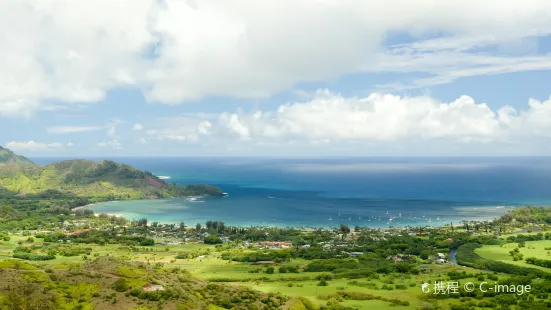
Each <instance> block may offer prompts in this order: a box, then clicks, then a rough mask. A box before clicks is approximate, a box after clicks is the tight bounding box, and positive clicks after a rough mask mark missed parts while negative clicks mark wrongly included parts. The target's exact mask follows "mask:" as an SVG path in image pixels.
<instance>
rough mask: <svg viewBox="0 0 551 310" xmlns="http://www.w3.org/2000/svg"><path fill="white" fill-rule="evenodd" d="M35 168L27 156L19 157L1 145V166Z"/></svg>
mask: <svg viewBox="0 0 551 310" xmlns="http://www.w3.org/2000/svg"><path fill="white" fill-rule="evenodd" d="M7 165H9V166H35V165H36V164H35V163H34V162H33V161H32V160H30V159H28V158H27V157H25V156H22V155H17V154H15V153H14V152H12V151H11V150H10V149H7V148H4V147H2V146H1V145H0V166H7Z"/></svg>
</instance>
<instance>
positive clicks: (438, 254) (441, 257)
mask: <svg viewBox="0 0 551 310" xmlns="http://www.w3.org/2000/svg"><path fill="white" fill-rule="evenodd" d="M436 255H437V256H438V258H439V259H445V258H446V255H444V254H442V253H437V254H436Z"/></svg>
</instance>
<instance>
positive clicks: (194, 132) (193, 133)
mask: <svg viewBox="0 0 551 310" xmlns="http://www.w3.org/2000/svg"><path fill="white" fill-rule="evenodd" d="M200 116H204V115H200ZM152 126H156V128H155V129H150V130H146V134H147V135H148V139H156V140H168V141H176V142H183V141H186V142H196V141H198V140H199V139H200V138H201V137H203V136H208V135H210V134H211V129H212V127H213V124H212V123H211V122H210V121H209V120H204V119H202V118H198V117H197V116H190V115H182V116H177V117H165V118H160V119H158V120H157V121H154V122H152Z"/></svg>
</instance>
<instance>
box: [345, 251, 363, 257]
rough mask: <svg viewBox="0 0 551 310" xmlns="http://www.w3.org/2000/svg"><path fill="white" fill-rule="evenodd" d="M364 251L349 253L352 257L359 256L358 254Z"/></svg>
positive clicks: (360, 254)
mask: <svg viewBox="0 0 551 310" xmlns="http://www.w3.org/2000/svg"><path fill="white" fill-rule="evenodd" d="M363 254H364V253H363V252H350V253H348V255H350V257H358V256H362V255H363Z"/></svg>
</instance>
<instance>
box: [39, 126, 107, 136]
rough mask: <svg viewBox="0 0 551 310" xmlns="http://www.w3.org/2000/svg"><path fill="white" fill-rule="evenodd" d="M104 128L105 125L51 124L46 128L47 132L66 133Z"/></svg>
mask: <svg viewBox="0 0 551 310" xmlns="http://www.w3.org/2000/svg"><path fill="white" fill-rule="evenodd" d="M102 129H105V126H52V127H48V128H46V131H47V132H48V133H54V134H67V133H78V132H87V131H97V130H102Z"/></svg>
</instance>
